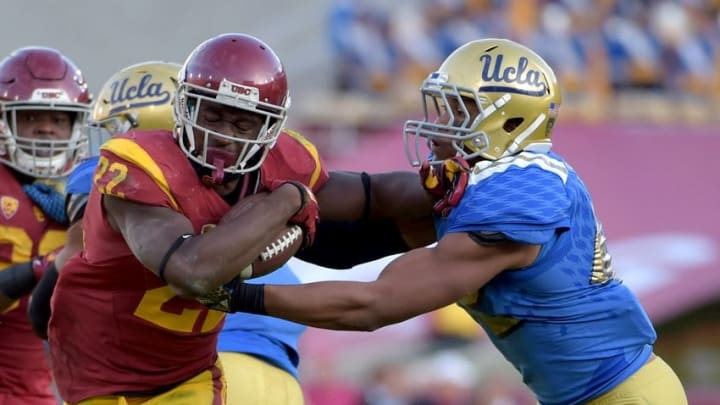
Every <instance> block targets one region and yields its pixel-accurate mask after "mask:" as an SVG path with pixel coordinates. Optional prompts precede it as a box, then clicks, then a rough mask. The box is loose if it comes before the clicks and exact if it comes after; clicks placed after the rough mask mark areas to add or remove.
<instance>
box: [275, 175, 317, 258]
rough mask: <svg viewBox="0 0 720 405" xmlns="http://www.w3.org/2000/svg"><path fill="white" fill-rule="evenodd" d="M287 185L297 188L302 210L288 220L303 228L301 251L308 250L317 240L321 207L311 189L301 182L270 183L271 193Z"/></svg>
mask: <svg viewBox="0 0 720 405" xmlns="http://www.w3.org/2000/svg"><path fill="white" fill-rule="evenodd" d="M285 184H291V185H293V186H295V187H296V188H297V189H298V191H299V192H300V199H301V203H300V208H299V209H298V210H297V212H295V215H293V216H292V217H291V218H290V219H289V220H288V224H290V225H298V226H299V227H300V228H302V230H303V238H304V241H303V245H302V247H301V249H302V248H306V247H308V246H310V245H312V244H313V241H314V240H315V229H316V228H317V223H318V221H319V220H320V207H319V206H318V202H317V199H316V198H315V194H314V193H313V192H312V190H310V187H308V186H306V185H305V184H303V183H300V182H299V181H293V180H275V181H273V182H272V183H270V186H269V188H270V191H274V190H276V189H278V188H279V187H280V186H283V185H285Z"/></svg>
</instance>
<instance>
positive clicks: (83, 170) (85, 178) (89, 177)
mask: <svg viewBox="0 0 720 405" xmlns="http://www.w3.org/2000/svg"><path fill="white" fill-rule="evenodd" d="M97 162H98V157H97V156H95V157H91V158H87V159H85V160H83V161H82V162H80V164H78V165H77V166H75V168H74V169H73V171H72V172H71V173H70V176H69V177H68V181H67V185H66V186H65V192H66V194H89V193H90V189H91V188H92V183H93V174H94V173H95V166H97Z"/></svg>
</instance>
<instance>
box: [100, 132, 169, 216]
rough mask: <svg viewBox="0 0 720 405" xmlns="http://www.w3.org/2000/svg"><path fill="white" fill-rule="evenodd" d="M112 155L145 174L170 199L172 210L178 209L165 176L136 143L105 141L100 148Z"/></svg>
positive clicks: (118, 140) (121, 139) (113, 139)
mask: <svg viewBox="0 0 720 405" xmlns="http://www.w3.org/2000/svg"><path fill="white" fill-rule="evenodd" d="M101 149H102V150H107V151H109V152H112V153H114V154H115V155H117V156H119V157H121V158H123V159H125V160H127V161H128V162H131V163H133V164H135V165H136V166H137V167H139V168H141V169H142V170H143V171H144V172H145V173H147V174H148V175H149V176H150V177H151V178H152V179H153V180H154V181H155V183H156V184H157V185H158V186H160V189H161V190H162V191H163V192H164V193H165V195H167V197H168V198H169V199H170V203H171V204H172V206H173V208H175V209H179V206H178V203H177V201H175V197H173V195H172V193H171V192H170V185H169V184H168V181H167V179H166V178H165V175H164V174H163V172H162V170H161V169H160V167H159V166H158V165H157V163H155V161H154V160H153V158H152V157H150V155H149V154H148V153H147V151H145V149H143V148H142V147H141V146H140V145H138V144H137V143H135V142H133V141H131V140H130V139H125V138H112V139H110V140H109V141H107V142H106V143H105V144H104V145H103V146H102V148H101Z"/></svg>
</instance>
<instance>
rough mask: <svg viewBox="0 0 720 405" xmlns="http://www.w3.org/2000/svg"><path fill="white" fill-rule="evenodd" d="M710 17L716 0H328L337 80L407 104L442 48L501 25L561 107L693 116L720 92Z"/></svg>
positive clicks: (717, 41) (588, 115)
mask: <svg viewBox="0 0 720 405" xmlns="http://www.w3.org/2000/svg"><path fill="white" fill-rule="evenodd" d="M719 18H720V1H717V0H421V1H417V2H412V3H403V4H401V5H397V4H393V3H392V2H374V1H370V0H336V1H335V2H334V4H333V5H332V7H331V10H330V11H329V15H328V35H329V36H330V38H331V44H332V50H333V55H334V58H335V60H336V71H335V72H336V74H335V78H334V80H335V82H334V83H335V88H336V90H337V91H338V92H340V93H343V92H345V93H346V94H354V95H357V94H363V95H365V96H369V97H371V98H374V99H375V100H376V101H377V100H380V99H382V98H383V97H384V96H385V95H387V94H392V95H393V96H392V97H393V98H394V100H398V97H401V99H404V97H403V95H407V96H408V98H407V99H406V101H407V102H408V103H409V104H408V105H407V108H408V109H410V108H412V107H413V106H414V108H415V109H417V104H418V101H417V99H416V98H417V93H416V90H417V88H418V86H419V83H420V82H421V81H422V80H423V79H424V78H425V76H426V75H427V74H428V73H429V72H430V71H431V70H432V69H433V68H434V67H437V66H438V65H439V63H440V62H441V61H442V60H443V59H444V58H445V57H446V56H447V55H448V54H449V53H450V52H451V50H453V49H455V48H456V47H457V46H459V45H461V44H463V43H465V42H467V41H469V40H471V39H476V38H482V37H506V38H511V39H514V40H516V41H518V42H521V43H523V44H525V45H527V46H529V47H531V48H532V49H534V50H536V51H537V52H538V53H539V54H540V56H542V57H543V58H544V59H545V60H547V61H548V62H549V63H550V64H551V66H553V68H554V69H555V72H556V74H557V75H558V77H559V80H560V83H561V85H562V87H563V90H564V95H565V100H566V102H565V103H564V106H563V109H564V110H566V111H568V112H567V113H563V114H564V116H566V115H577V116H580V117H581V118H584V119H603V118H605V117H607V116H609V115H610V116H612V115H619V116H620V117H621V118H631V119H632V118H635V119H638V118H639V119H652V120H657V121H661V122H662V121H666V120H671V119H672V120H678V119H680V120H682V121H687V122H698V121H707V120H710V119H713V117H714V115H716V114H715V112H716V109H715V107H716V105H717V104H720V91H719V90H720V79H719V77H720V76H719V75H718V74H717V72H718V68H719V67H720V60H719V58H718V57H719V56H720V53H719V52H718V50H719V49H720V23H719V22H720V20H719ZM648 97H651V98H654V100H655V101H656V103H654V104H648V103H644V105H643V106H636V102H635V101H636V100H638V98H642V99H643V100H646V101H647V100H648ZM628 105H633V106H634V107H637V108H633V109H632V111H631V112H629V111H628V108H627V106H628Z"/></svg>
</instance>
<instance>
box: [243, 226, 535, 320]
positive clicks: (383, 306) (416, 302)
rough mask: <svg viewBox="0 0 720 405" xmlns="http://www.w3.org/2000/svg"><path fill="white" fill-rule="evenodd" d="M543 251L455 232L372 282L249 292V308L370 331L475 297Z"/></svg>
mask: <svg viewBox="0 0 720 405" xmlns="http://www.w3.org/2000/svg"><path fill="white" fill-rule="evenodd" d="M539 249H540V248H539V246H535V245H526V244H519V243H515V242H510V241H503V242H499V243H494V244H479V243H477V242H476V241H475V240H473V239H472V238H471V237H470V236H468V234H466V233H451V234H448V235H446V236H445V237H444V238H443V239H442V240H441V241H440V242H438V245H437V246H436V247H433V248H420V249H415V250H412V251H410V252H408V253H406V254H404V255H402V256H400V257H398V258H397V259H396V260H394V261H393V262H391V263H390V264H388V266H387V267H386V268H385V269H384V270H383V272H382V273H381V274H380V276H379V278H378V279H377V280H375V281H372V282H351V281H327V282H318V283H309V284H304V285H296V286H281V285H265V286H264V287H250V289H249V290H251V291H250V293H249V294H248V298H247V301H248V308H250V310H251V311H256V312H261V313H262V312H265V313H267V314H269V315H272V316H275V317H278V318H283V319H287V320H290V321H294V322H298V323H302V324H305V325H309V326H314V327H318V328H325V329H339V330H361V331H372V330H375V329H377V328H380V327H383V326H385V325H389V324H392V323H397V322H401V321H404V320H406V319H409V318H412V317H414V316H417V315H420V314H422V313H426V312H429V311H432V310H435V309H438V308H441V307H443V306H446V305H449V304H451V303H453V302H456V301H458V300H460V299H461V298H463V297H467V296H471V295H472V294H474V293H475V292H477V291H478V289H480V288H481V287H482V286H483V285H485V284H486V283H487V282H488V281H489V280H491V279H492V278H493V277H495V276H496V275H497V274H499V273H500V272H502V271H504V270H506V269H515V268H521V267H525V266H527V265H529V264H531V263H532V262H533V261H534V260H535V257H536V256H537V253H538V252H539ZM252 290H254V291H252ZM258 296H261V298H262V301H263V302H262V303H263V305H258ZM241 309H242V308H241Z"/></svg>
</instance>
